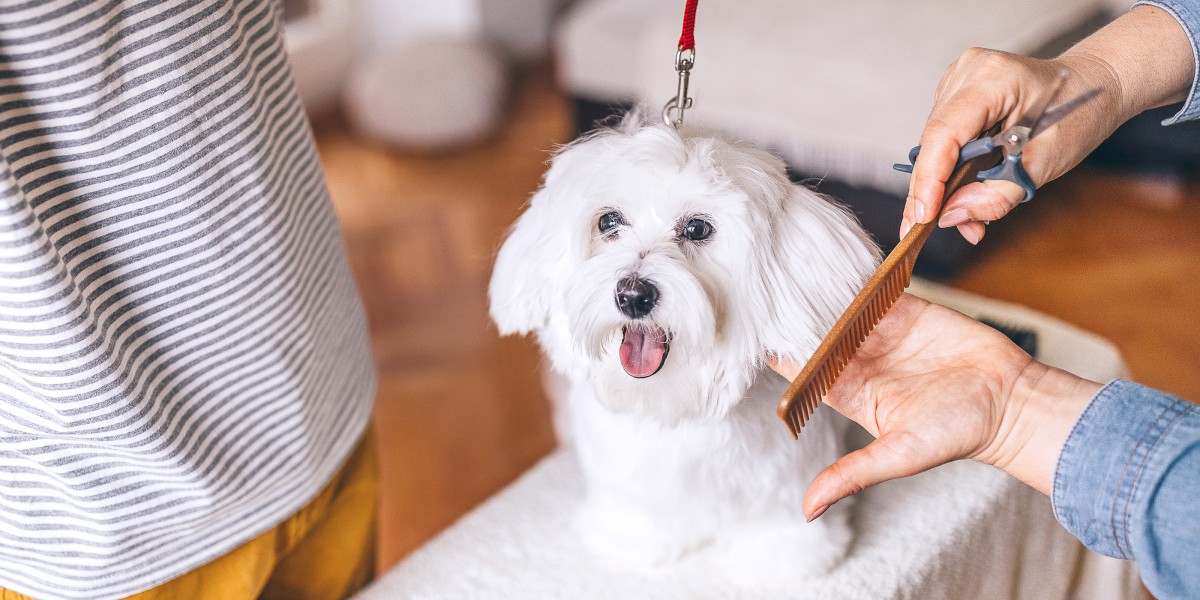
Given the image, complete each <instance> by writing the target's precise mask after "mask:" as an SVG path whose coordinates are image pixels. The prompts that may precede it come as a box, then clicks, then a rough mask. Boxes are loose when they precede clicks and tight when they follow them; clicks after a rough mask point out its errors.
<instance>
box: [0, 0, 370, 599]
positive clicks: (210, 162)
mask: <svg viewBox="0 0 1200 600" xmlns="http://www.w3.org/2000/svg"><path fill="white" fill-rule="evenodd" d="M279 20H280V11H279V7H278V6H276V5H275V3H273V2H270V1H268V0H208V1H191V0H155V1H137V0H124V1H123V0H89V1H69V0H64V1H53V2H47V1H20V0H4V1H3V2H0V168H2V169H3V171H4V172H3V174H2V175H3V178H2V179H3V180H2V181H0V587H3V588H8V589H11V590H13V591H17V592H20V593H23V594H26V595H31V596H35V597H39V598H88V599H93V598H113V597H119V596H124V595H128V594H131V593H134V592H137V591H140V590H144V589H147V588H149V587H152V586H154V585H157V584H159V583H161V582H163V581H165V580H168V579H171V578H173V577H175V576H177V575H179V574H181V573H183V572H186V571H189V570H191V569H194V568H196V567H198V566H200V565H202V564H203V563H205V562H208V561H209V560H211V559H213V558H215V557H217V556H220V555H221V554H224V553H226V552H228V551H229V550H231V549H233V548H235V547H236V546H238V545H239V544H241V543H242V542H245V541H247V540H249V539H251V538H252V537H254V536H255V535H257V534H259V533H261V532H263V531H265V530H267V529H269V528H271V527H272V526H274V525H276V524H278V523H279V522H281V521H282V520H283V519H284V518H286V517H287V516H288V515H290V514H291V513H293V512H295V511H296V510H298V509H299V508H300V507H302V506H303V505H304V504H305V503H306V502H307V501H308V500H309V499H310V498H311V497H312V496H313V495H315V494H316V493H317V492H318V491H319V490H320V489H321V488H322V487H323V485H324V484H325V483H326V482H327V481H328V480H329V479H330V477H331V476H332V475H333V473H335V472H336V470H337V469H338V467H339V466H340V463H341V462H342V460H344V458H345V457H346V456H347V455H348V453H349V451H350V450H351V449H352V447H353V446H354V445H355V444H356V442H357V441H358V439H359V437H360V434H361V432H362V431H363V429H364V427H365V425H366V423H367V421H368V418H369V413H370V408H371V401H372V397H373V395H374V385H375V376H374V369H373V366H372V362H371V358H370V351H369V348H368V344H367V338H366V333H365V326H364V319H363V314H362V308H361V303H360V301H359V298H358V296H357V293H356V291H355V288H354V284H353V281H352V279H351V277H350V273H349V269H348V267H347V264H346V261H345V258H344V253H343V247H342V241H341V238H340V237H339V234H338V230H337V223H336V221H335V218H334V215H333V213H332V209H331V206H330V203H329V199H328V195H327V192H326V189H325V184H324V181H323V179H322V175H321V169H320V165H319V163H318V161H317V157H316V152H315V147H314V144H313V141H312V138H311V134H310V131H309V129H308V125H307V122H306V120H305V117H304V115H303V112H302V110H301V108H300V105H299V103H298V102H297V98H296V94H295V90H294V87H293V84H292V82H291V79H290V72H289V69H288V65H287V58H286V54H285V51H284V47H283V41H282V39H281V25H280V22H279Z"/></svg>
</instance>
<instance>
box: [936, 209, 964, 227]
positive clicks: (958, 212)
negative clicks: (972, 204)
mask: <svg viewBox="0 0 1200 600" xmlns="http://www.w3.org/2000/svg"><path fill="white" fill-rule="evenodd" d="M970 220H971V215H968V214H967V211H966V210H964V209H961V208H956V209H954V210H951V211H947V212H946V214H944V215H942V218H940V219H938V227H955V226H958V225H962V224H963V223H966V222H967V221H970Z"/></svg>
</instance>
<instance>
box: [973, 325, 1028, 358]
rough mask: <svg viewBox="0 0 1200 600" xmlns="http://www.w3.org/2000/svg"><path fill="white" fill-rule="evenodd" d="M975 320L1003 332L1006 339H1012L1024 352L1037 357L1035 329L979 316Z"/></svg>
mask: <svg viewBox="0 0 1200 600" xmlns="http://www.w3.org/2000/svg"><path fill="white" fill-rule="evenodd" d="M977 320H978V321H979V322H980V323H983V324H984V325H987V326H988V327H991V328H992V329H995V330H996V331H999V332H1000V333H1003V334H1004V337H1007V338H1008V339H1010V340H1012V343H1014V344H1016V345H1018V346H1020V347H1021V349H1022V350H1024V351H1025V353H1026V354H1028V355H1030V356H1032V357H1034V358H1037V357H1038V355H1037V347H1038V345H1037V332H1036V331H1034V330H1032V329H1026V328H1024V327H1017V326H1016V325H1010V324H1005V323H1000V322H999V321H993V320H991V319H989V318H987V317H979V318H978V319H977Z"/></svg>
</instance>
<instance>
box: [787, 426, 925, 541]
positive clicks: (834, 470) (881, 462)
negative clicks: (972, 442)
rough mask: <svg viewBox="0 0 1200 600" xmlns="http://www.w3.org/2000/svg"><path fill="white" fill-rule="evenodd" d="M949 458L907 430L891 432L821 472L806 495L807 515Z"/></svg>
mask: <svg viewBox="0 0 1200 600" xmlns="http://www.w3.org/2000/svg"><path fill="white" fill-rule="evenodd" d="M945 462H948V460H947V459H946V458H942V457H941V455H940V453H939V452H938V451H937V450H936V449H928V450H926V449H925V448H924V447H923V446H922V445H921V443H920V440H919V439H918V438H916V437H915V436H913V435H911V434H909V433H907V432H889V433H886V434H884V435H882V436H880V438H879V439H877V440H875V441H874V442H871V443H870V444H869V445H867V447H865V448H863V449H861V450H858V451H855V452H851V453H850V454H847V455H846V456H843V457H842V458H840V459H838V460H837V462H835V463H833V464H832V465H829V466H828V467H827V468H826V469H825V470H824V471H821V472H820V473H818V474H817V476H816V478H814V479H813V481H812V483H811V484H809V486H808V492H807V493H806V494H805V496H804V507H803V510H804V515H805V517H806V518H807V519H808V520H810V521H811V520H813V519H815V518H817V517H819V516H820V515H821V513H823V512H825V509H826V508H828V507H829V506H830V505H832V504H833V503H835V502H837V501H839V500H841V499H842V498H845V497H847V496H850V495H851V494H855V493H858V492H860V491H862V490H864V489H866V488H869V487H871V486H873V485H875V484H877V483H882V482H884V481H887V480H889V479H897V478H900V477H907V476H909V475H914V474H916V473H920V472H921V471H925V470H928V469H931V468H933V467H935V466H938V465H940V464H942V463H945Z"/></svg>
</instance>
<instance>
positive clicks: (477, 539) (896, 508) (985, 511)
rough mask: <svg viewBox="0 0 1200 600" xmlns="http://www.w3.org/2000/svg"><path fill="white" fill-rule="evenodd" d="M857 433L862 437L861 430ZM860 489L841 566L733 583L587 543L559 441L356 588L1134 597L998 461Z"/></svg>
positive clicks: (543, 594) (966, 301)
mask: <svg viewBox="0 0 1200 600" xmlns="http://www.w3.org/2000/svg"><path fill="white" fill-rule="evenodd" d="M911 291H914V292H916V293H918V295H922V296H924V297H926V298H929V299H931V300H934V301H937V302H939V303H941V304H945V305H948V306H951V307H952V308H955V309H958V310H960V311H962V312H964V313H966V314H969V315H974V316H981V315H982V316H987V317H988V318H990V319H993V320H995V321H998V322H1002V323H1006V324H1009V325H1011V326H1015V327H1021V328H1026V329H1032V330H1033V331H1035V332H1036V334H1037V336H1038V344H1039V348H1040V350H1039V353H1038V354H1039V357H1041V358H1042V359H1043V360H1045V361H1047V362H1050V363H1051V364H1054V365H1056V366H1059V367H1062V368H1065V369H1067V370H1069V371H1072V372H1075V373H1078V374H1081V375H1084V376H1088V377H1091V378H1095V379H1100V380H1106V379H1110V378H1113V377H1119V376H1122V375H1124V374H1125V366H1124V363H1123V362H1122V361H1121V359H1120V355H1119V354H1118V353H1117V351H1116V350H1115V348H1113V347H1112V345H1111V344H1109V343H1107V342H1105V341H1104V340H1102V339H1100V338H1098V337H1096V336H1094V335H1091V334H1088V333H1086V332H1083V331H1080V330H1078V329H1077V328H1074V327H1071V326H1069V325H1066V324H1064V323H1061V322H1059V321H1057V320H1054V319H1051V318H1049V317H1046V316H1044V315H1041V314H1039V313H1036V312H1033V311H1030V310H1028V309H1025V308H1022V307H1017V306H1013V305H1009V304H1005V303H1000V302H996V301H992V300H987V299H983V298H979V297H978V296H974V295H971V294H966V293H964V292H960V291H956V290H951V289H949V288H945V287H942V286H937V285H933V284H928V283H923V282H919V281H918V282H915V284H914V286H913V288H912V289H911ZM819 410H829V409H828V408H821V409H819ZM782 427H783V425H782V424H780V428H781V430H782ZM859 435H860V436H861V437H862V438H864V439H860V440H858V441H859V442H860V443H865V433H862V432H861V431H860V433H859ZM860 496H861V501H860V502H859V503H858V504H856V505H855V506H854V507H852V510H853V511H854V521H855V529H856V535H857V538H856V541H855V543H854V545H853V547H852V549H851V551H850V555H849V558H848V559H847V560H846V562H845V563H844V564H842V565H841V566H840V567H839V568H838V569H836V570H835V571H834V572H833V573H831V574H830V575H828V576H826V577H824V578H821V579H816V580H814V581H812V583H811V584H809V585H806V586H804V587H803V588H802V589H783V588H781V587H779V586H778V585H773V584H772V582H771V581H763V582H761V585H759V586H758V587H756V588H754V589H748V588H735V587H733V586H732V585H731V584H730V583H729V582H728V581H723V580H721V579H718V578H716V577H714V576H713V575H712V573H714V572H719V570H717V569H711V568H708V567H709V565H707V564H706V559H705V558H704V556H703V555H702V554H698V555H693V557H692V558H690V559H688V560H685V561H684V562H682V563H680V564H678V565H675V566H672V567H668V568H661V569H657V570H653V571H631V570H628V569H623V568H619V567H615V566H613V565H610V564H608V563H606V562H605V561H604V560H603V559H601V558H599V557H597V556H595V555H593V554H592V553H591V552H589V551H588V550H587V549H586V548H585V547H583V545H582V543H581V541H580V538H579V536H578V535H577V534H576V533H575V530H574V529H573V527H574V525H573V521H572V520H571V517H572V514H573V511H574V510H575V508H576V506H577V504H578V503H579V501H580V499H581V497H582V476H581V474H580V472H579V469H578V467H577V466H576V463H575V457H574V456H573V455H572V454H571V453H570V452H569V451H558V452H555V453H554V454H552V455H551V456H549V457H548V458H546V459H545V460H544V461H542V462H541V463H539V464H538V465H537V466H535V467H534V468H533V469H531V470H530V471H529V472H528V473H526V474H525V476H523V477H522V478H521V479H520V480H518V481H517V482H515V483H513V484H512V485H511V486H509V487H508V488H507V489H505V490H504V491H502V492H501V493H499V494H497V495H496V496H495V497H493V498H492V499H491V500H489V501H488V502H486V503H484V504H483V505H482V506H480V507H479V508H477V509H476V510H475V511H473V512H472V513H471V514H469V515H467V516H466V517H464V518H463V519H462V520H460V521H459V522H458V523H456V524H455V525H454V526H452V527H451V528H450V529H448V530H447V531H445V532H444V533H442V534H441V535H440V536H438V537H437V538H436V539H434V540H433V541H431V542H430V543H428V544H426V545H425V546H424V547H422V548H421V549H419V550H417V551H416V552H414V553H413V554H412V555H411V556H410V557H408V558H407V559H406V560H404V561H403V562H402V563H401V564H400V565H398V566H397V567H395V568H394V569H392V570H391V571H390V572H388V573H386V574H385V575H383V576H382V577H381V578H380V579H379V580H378V581H377V582H376V583H375V584H374V585H372V586H371V587H370V588H369V589H368V590H366V591H364V592H363V593H362V594H361V595H360V596H359V597H358V598H359V600H383V599H389V598H406V599H407V598H412V599H439V600H443V599H445V600H450V599H460V598H522V599H525V598H576V599H590V598H618V599H632V598H637V599H643V598H644V599H664V600H666V599H677V598H689V599H691V598H696V599H702V598H713V599H717V598H722V599H724V598H754V599H766V598H791V599H817V598H846V599H857V598H897V599H899V598H920V599H936V598H945V599H955V600H957V599H962V598H973V599H975V598H1021V599H1041V598H1045V599H1056V600H1061V599H1063V598H1069V597H1076V598H1087V599H1089V600H1105V599H1114V600H1115V599H1118V598H1135V597H1137V593H1138V591H1137V590H1138V589H1139V588H1138V584H1137V574H1136V570H1135V569H1134V567H1133V565H1132V564H1131V563H1127V562H1124V561H1116V560H1113V559H1108V558H1105V557H1101V556H1098V555H1096V554H1093V553H1091V552H1088V551H1087V550H1085V549H1084V548H1083V547H1082V546H1081V545H1080V544H1079V542H1078V541H1076V540H1075V539H1074V538H1072V537H1071V536H1070V535H1069V534H1068V533H1067V532H1066V531H1065V530H1063V529H1062V528H1061V527H1060V526H1059V525H1058V524H1057V523H1056V522H1055V521H1054V518H1053V516H1052V514H1051V511H1050V505H1049V501H1048V500H1047V499H1046V498H1045V497H1044V496H1042V495H1040V494H1038V493H1037V492H1035V491H1033V490H1032V489H1030V488H1028V487H1026V486H1025V485H1024V484H1022V483H1020V482H1017V481H1016V480H1014V479H1012V478H1010V477H1008V476H1007V475H1005V474H1003V473H1001V472H1000V471H997V470H994V469H992V468H990V467H986V466H984V465H980V464H977V463H969V462H961V463H955V464H950V465H946V466H943V467H940V468H938V469H934V470H933V471H930V472H927V473H923V474H921V475H918V476H915V477H910V478H907V479H903V480H899V481H892V482H888V483H885V484H882V485H880V486H877V487H875V488H872V489H870V490H867V491H865V492H863V493H862V494H860ZM797 510H799V508H797ZM830 510H839V508H838V507H837V506H836V505H835V507H834V508H832V509H830Z"/></svg>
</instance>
